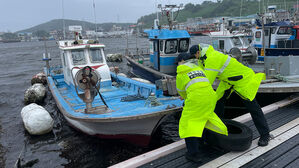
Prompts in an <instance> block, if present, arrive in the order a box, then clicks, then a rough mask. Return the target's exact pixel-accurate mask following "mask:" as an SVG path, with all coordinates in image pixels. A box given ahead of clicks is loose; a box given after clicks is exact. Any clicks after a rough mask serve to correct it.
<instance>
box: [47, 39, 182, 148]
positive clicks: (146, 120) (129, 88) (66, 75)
mask: <svg viewBox="0 0 299 168" xmlns="http://www.w3.org/2000/svg"><path fill="white" fill-rule="evenodd" d="M77 35H78V34H77ZM58 45H59V49H60V53H61V62H62V66H61V67H49V64H48V63H47V65H48V66H47V67H46V68H45V69H44V71H45V73H46V74H47V81H48V85H49V88H50V90H51V93H52V95H53V97H54V99H55V101H56V103H57V106H58V108H59V110H60V111H61V113H62V114H63V115H64V117H65V119H66V120H67V121H68V123H69V124H70V125H71V126H73V127H74V128H75V129H77V130H80V131H82V132H84V133H86V134H88V135H93V136H98V137H101V138H114V139H125V140H128V141H130V142H132V143H134V144H137V145H147V144H148V143H149V141H150V138H151V135H152V134H153V133H154V132H155V130H156V128H157V127H158V126H159V124H160V123H161V121H162V119H163V117H164V116H166V115H167V114H170V113H173V112H177V111H179V110H181V107H182V101H181V100H180V99H179V98H178V97H173V96H163V93H162V90H158V89H156V86H155V85H153V84H146V83H142V82H139V81H136V80H133V79H130V78H127V77H123V76H120V75H118V74H116V73H113V72H110V70H109V67H108V65H107V63H106V59H105V54H104V47H105V45H104V44H100V43H98V42H97V41H95V40H81V39H79V37H77V36H76V40H65V41H59V42H58ZM44 60H45V61H47V62H48V61H49V58H48V57H47V56H46V57H45V58H44Z"/></svg>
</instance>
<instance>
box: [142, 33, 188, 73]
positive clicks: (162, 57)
mask: <svg viewBox="0 0 299 168" xmlns="http://www.w3.org/2000/svg"><path fill="white" fill-rule="evenodd" d="M145 33H147V34H148V38H149V41H150V65H151V67H152V68H153V69H155V70H157V71H159V72H162V73H166V74H175V73H176V67H177V65H176V62H175V59H176V57H177V56H178V55H179V53H183V52H188V49H189V44H190V35H189V33H188V32H187V31H186V30H169V29H152V30H145Z"/></svg>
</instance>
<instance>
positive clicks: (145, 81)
mask: <svg viewBox="0 0 299 168" xmlns="http://www.w3.org/2000/svg"><path fill="white" fill-rule="evenodd" d="M132 79H133V80H136V81H138V82H142V83H148V84H151V82H150V81H148V80H146V79H141V78H132Z"/></svg>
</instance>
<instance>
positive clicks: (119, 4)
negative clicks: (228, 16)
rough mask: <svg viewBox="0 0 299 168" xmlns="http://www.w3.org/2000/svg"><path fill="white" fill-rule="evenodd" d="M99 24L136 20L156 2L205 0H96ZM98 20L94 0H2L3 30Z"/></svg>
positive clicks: (0, 21) (199, 0) (197, 0)
mask: <svg viewBox="0 0 299 168" xmlns="http://www.w3.org/2000/svg"><path fill="white" fill-rule="evenodd" d="M94 1H95V4H96V18H97V19H96V20H97V23H104V22H117V21H119V22H133V23H135V22H136V21H137V19H138V18H139V17H141V16H143V15H148V14H150V13H153V12H155V11H156V7H155V6H156V4H163V5H165V4H177V5H179V4H180V3H183V4H184V5H185V4H187V3H194V4H198V3H202V2H203V1H204V0H94ZM212 1H215V0H212ZM62 2H63V4H64V18H65V19H74V20H84V21H89V22H94V14H93V7H92V6H93V5H92V4H93V0H0V32H1V31H11V32H15V31H18V30H22V29H26V28H30V27H32V26H36V25H38V24H41V23H44V22H47V21H50V20H52V19H61V18H62Z"/></svg>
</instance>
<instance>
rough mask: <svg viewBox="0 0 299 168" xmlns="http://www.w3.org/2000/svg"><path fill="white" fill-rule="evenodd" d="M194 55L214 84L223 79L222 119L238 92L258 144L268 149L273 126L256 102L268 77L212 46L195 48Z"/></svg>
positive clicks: (219, 112) (219, 90)
mask: <svg viewBox="0 0 299 168" xmlns="http://www.w3.org/2000/svg"><path fill="white" fill-rule="evenodd" d="M190 54H191V55H194V56H195V57H196V58H197V59H198V61H199V64H200V65H201V66H202V67H203V68H204V70H205V71H206V75H207V78H208V79H209V81H210V84H211V85H212V84H213V83H214V81H215V79H216V78H218V79H219V80H220V83H219V86H218V88H217V90H216V94H217V100H218V102H217V105H216V108H215V112H216V114H217V115H218V116H219V117H220V118H222V117H223V116H224V105H225V101H226V99H227V97H229V95H230V94H231V93H232V91H234V92H236V93H237V94H238V95H239V96H240V97H241V98H242V100H243V103H244V105H245V106H246V108H247V110H248V111H249V112H250V114H251V117H252V120H253V122H254V124H255V126H256V128H257V130H258V132H259V134H260V139H259V141H258V145H259V146H267V145H268V142H269V140H270V134H269V127H268V124H267V121H266V119H265V116H264V113H263V111H262V109H261V107H260V106H259V104H258V103H257V101H256V99H255V96H256V93H257V91H258V88H259V86H260V83H261V81H262V80H264V79H265V78H266V76H265V74H264V73H255V72H254V71H253V70H252V69H251V68H248V67H247V66H245V65H243V64H242V63H240V62H238V61H237V60H236V59H235V58H232V57H230V56H228V55H225V54H223V53H221V52H219V51H216V50H214V48H213V47H212V46H211V45H203V44H199V45H194V46H192V47H191V48H190Z"/></svg>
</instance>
